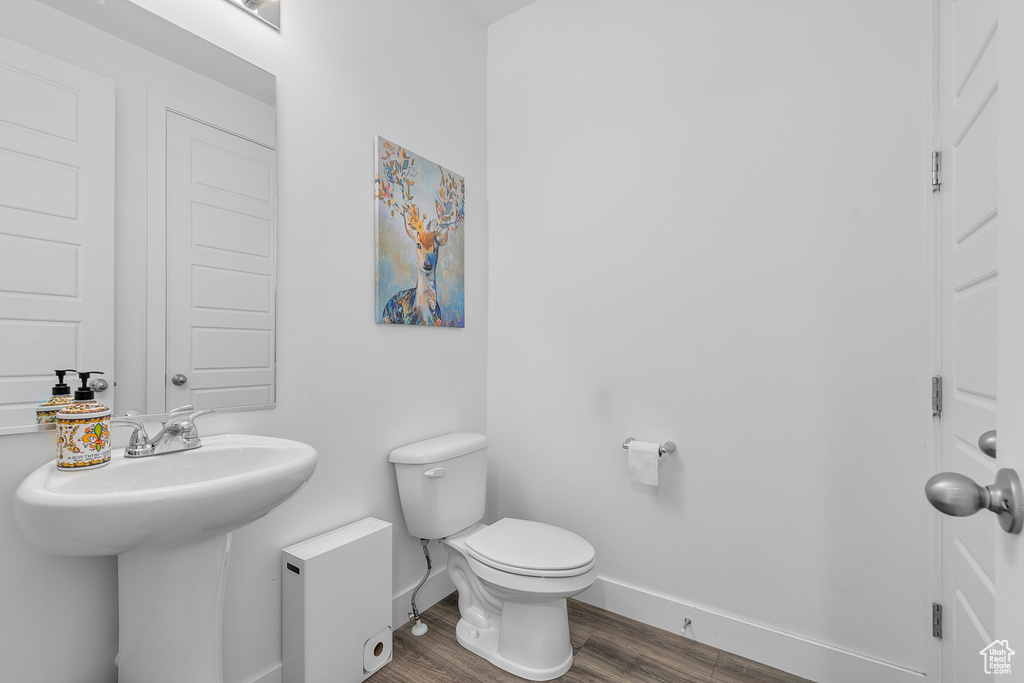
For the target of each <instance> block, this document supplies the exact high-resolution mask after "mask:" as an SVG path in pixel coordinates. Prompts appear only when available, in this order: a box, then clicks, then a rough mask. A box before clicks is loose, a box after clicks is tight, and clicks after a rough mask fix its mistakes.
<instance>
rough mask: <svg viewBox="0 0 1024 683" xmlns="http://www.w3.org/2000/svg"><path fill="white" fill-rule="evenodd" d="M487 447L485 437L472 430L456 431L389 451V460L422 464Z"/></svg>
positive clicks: (407, 463)
mask: <svg viewBox="0 0 1024 683" xmlns="http://www.w3.org/2000/svg"><path fill="white" fill-rule="evenodd" d="M486 447H487V437H486V436H485V435H483V434H475V433H473V432H456V433H455V434H445V435H443V436H436V437H434V438H433V439H426V440H424V441H417V442H416V443H411V444H409V445H408V446H402V447H400V448H396V449H395V450H393V451H391V457H390V458H388V459H389V460H390V461H391V462H394V463H401V464H406V465H423V464H426V463H431V462H441V461H442V460H450V459H451V458H457V457H459V456H460V455H468V454H470V453H474V452H476V451H479V450H481V449H483V448H486Z"/></svg>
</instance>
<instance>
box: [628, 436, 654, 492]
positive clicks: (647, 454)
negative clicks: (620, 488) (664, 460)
mask: <svg viewBox="0 0 1024 683" xmlns="http://www.w3.org/2000/svg"><path fill="white" fill-rule="evenodd" d="M660 447H661V444H658V443H653V442H651V441H630V442H629V450H628V455H627V459H628V460H629V478H630V479H632V480H633V481H637V482H640V483H641V484H648V485H650V486H657V485H658V460H660V457H659V455H658V449H659V448H660Z"/></svg>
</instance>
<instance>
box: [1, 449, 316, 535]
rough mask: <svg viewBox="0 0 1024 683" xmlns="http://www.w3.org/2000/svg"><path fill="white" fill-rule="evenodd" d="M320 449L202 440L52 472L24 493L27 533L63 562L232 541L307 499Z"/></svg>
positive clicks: (45, 470) (20, 507) (29, 481)
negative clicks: (298, 498) (289, 503)
mask: <svg viewBox="0 0 1024 683" xmlns="http://www.w3.org/2000/svg"><path fill="white" fill-rule="evenodd" d="M316 458H317V454H316V450H314V449H313V447H312V446H309V445H307V444H304V443H300V442H298V441H289V440H287V439H276V438H271V437H263V436H249V435H244V434H225V435H220V436H207V437H204V438H203V445H202V447H200V448H197V449H195V450H191V451H183V452H181V453H168V454H165V455H154V456H150V457H147V458H125V457H124V451H123V450H115V451H114V452H113V454H112V457H111V460H110V464H108V465H106V466H104V467H100V468H98V469H94V470H84V471H81V472H74V471H72V472H65V471H60V470H58V469H57V468H56V466H55V465H54V463H52V462H51V463H48V464H46V465H43V466H42V467H40V468H39V469H37V470H36V471H34V472H33V473H32V474H30V475H29V476H28V477H26V478H25V480H24V481H23V482H22V483H21V486H19V487H18V492H17V494H16V497H15V500H16V507H15V512H16V515H17V519H18V525H19V526H20V527H21V530H22V531H23V532H24V533H25V535H26V536H28V538H29V539H30V540H31V541H32V543H33V544H34V545H35V546H36V547H37V548H39V549H40V550H42V551H44V552H47V553H51V554H54V555H120V554H121V553H125V552H128V551H129V550H132V549H134V548H138V547H140V546H143V545H147V544H149V545H158V544H169V543H181V542H182V541H186V540H187V539H188V538H190V537H194V538H199V537H202V536H204V535H207V534H212V533H218V534H220V533H227V532H229V531H232V530H234V529H237V528H239V527H241V526H244V525H245V524H248V523H249V522H252V521H253V520H255V519H258V518H260V517H262V516H263V515H265V514H267V513H268V512H270V511H271V510H273V509H274V508H276V507H277V506H278V505H280V504H281V503H283V502H284V501H285V500H287V499H288V498H290V497H291V496H292V494H294V493H295V492H296V491H298V490H299V488H301V487H302V485H303V484H304V483H306V480H307V479H309V477H310V475H311V474H312V473H313V468H314V467H316Z"/></svg>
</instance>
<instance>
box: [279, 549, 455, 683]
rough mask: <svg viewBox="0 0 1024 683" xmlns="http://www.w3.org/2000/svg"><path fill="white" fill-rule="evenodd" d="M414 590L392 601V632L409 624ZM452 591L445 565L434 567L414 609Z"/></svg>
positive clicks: (406, 591) (453, 585) (427, 605)
mask: <svg viewBox="0 0 1024 683" xmlns="http://www.w3.org/2000/svg"><path fill="white" fill-rule="evenodd" d="M415 588H416V585H415V584H413V585H412V586H409V587H408V588H407V589H405V590H404V591H402V592H401V593H399V594H398V595H396V596H395V598H394V600H393V601H392V603H391V604H392V608H391V625H392V626H391V628H392V629H393V630H397V629H398V628H399V627H400V626H404V625H405V624H407V623H409V612H410V611H412V605H411V600H412V592H413V590H415ZM454 590H455V584H453V583H452V580H451V579H449V578H448V570H447V567H446V566H445V565H442V566H440V567H434V568H433V570H432V571H431V572H430V578H428V579H427V582H426V583H424V584H423V588H421V589H420V592H419V593H417V594H416V609H418V610H419V611H420V613H423V612H424V611H426V609H427V608H428V607H430V606H431V605H433V604H434V603H436V602H437V601H438V600H440V599H441V598H444V597H445V596H447V595H449V594H451V592H452V591H454ZM260 683H262V681H260Z"/></svg>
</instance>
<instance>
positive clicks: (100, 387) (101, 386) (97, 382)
mask: <svg viewBox="0 0 1024 683" xmlns="http://www.w3.org/2000/svg"><path fill="white" fill-rule="evenodd" d="M108 386H110V385H109V384H107V380H105V379H99V378H96V379H91V380H89V388H90V389H92V390H93V391H96V392H100V391H106V390H107V387H108Z"/></svg>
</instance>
